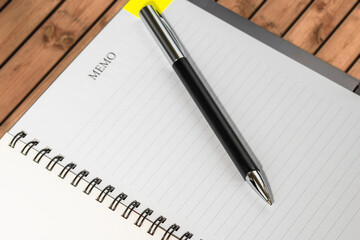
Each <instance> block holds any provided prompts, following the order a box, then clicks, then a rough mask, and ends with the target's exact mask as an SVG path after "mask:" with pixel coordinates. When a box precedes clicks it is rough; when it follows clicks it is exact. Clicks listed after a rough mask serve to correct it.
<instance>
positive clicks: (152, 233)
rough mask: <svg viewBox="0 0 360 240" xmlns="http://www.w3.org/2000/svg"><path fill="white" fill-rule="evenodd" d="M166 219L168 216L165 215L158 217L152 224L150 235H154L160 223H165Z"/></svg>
mask: <svg viewBox="0 0 360 240" xmlns="http://www.w3.org/2000/svg"><path fill="white" fill-rule="evenodd" d="M165 221H166V218H165V217H163V216H160V217H158V218H157V219H156V220H155V221H154V222H153V223H152V224H151V226H150V228H149V230H148V233H149V234H150V235H154V234H155V232H156V229H157V228H158V227H159V226H160V224H162V223H164V222H165Z"/></svg>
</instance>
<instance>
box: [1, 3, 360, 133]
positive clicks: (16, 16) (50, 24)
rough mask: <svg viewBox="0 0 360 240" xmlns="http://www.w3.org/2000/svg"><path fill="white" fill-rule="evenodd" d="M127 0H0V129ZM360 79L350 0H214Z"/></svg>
mask: <svg viewBox="0 0 360 240" xmlns="http://www.w3.org/2000/svg"><path fill="white" fill-rule="evenodd" d="M126 2H127V0H118V1H113V0H93V1H76V0H46V1H45V0H0V136H2V135H3V134H4V133H5V132H6V131H7V130H8V129H10V128H11V126H12V125H13V124H14V123H15V122H16V121H17V120H18V119H19V118H20V117H21V116H22V114H23V113H24V112H25V111H26V110H27V109H28V108H29V107H30V106H31V105H32V104H33V103H34V102H35V101H36V99H37V98H38V97H39V96H40V95H41V94H42V93H43V92H44V91H45V90H46V89H47V87H48V86H49V85H50V84H51V83H52V82H53V81H54V80H55V79H56V77H57V76H58V75H59V74H60V73H61V72H62V71H63V70H64V69H65V68H66V66H68V65H69V64H70V63H71V61H72V60H73V59H74V58H75V57H76V56H77V55H78V54H79V53H80V52H81V50H82V49H83V48H84V47H85V46H86V45H87V44H88V43H89V42H90V41H91V40H92V39H93V38H94V36H95V35H96V34H97V33H98V32H99V31H100V30H101V29H102V28H103V27H104V26H105V25H106V23H107V22H108V21H109V20H110V19H111V18H112V17H113V16H114V15H115V14H116V13H117V12H118V11H119V10H120V9H121V8H122V6H123V5H124V4H125V3H126ZM217 2H218V3H219V4H220V5H222V6H224V7H226V8H228V9H230V10H231V11H233V12H235V13H237V14H239V15H241V16H243V17H245V18H248V19H249V20H250V21H253V22H254V23H256V24H258V25H259V26H261V27H263V28H265V29H267V30H269V31H271V32H272V33H274V34H276V35H278V36H280V37H283V38H284V39H285V40H287V41H289V42H291V43H293V44H295V45H296V46H298V47H300V48H303V49H304V50H306V51H308V52H309V53H311V54H315V55H316V56H317V57H319V58H321V59H323V60H324V61H327V62H328V63H330V64H332V65H334V66H335V67H337V68H339V69H341V70H342V71H345V72H348V73H349V74H350V75H351V76H353V77H355V78H358V79H360V59H359V55H360V31H359V26H360V5H359V1H358V0H293V1H288V0H218V1H217Z"/></svg>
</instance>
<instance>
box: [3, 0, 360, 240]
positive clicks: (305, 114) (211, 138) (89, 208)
mask: <svg viewBox="0 0 360 240" xmlns="http://www.w3.org/2000/svg"><path fill="white" fill-rule="evenodd" d="M213 4H215V3H213ZM163 15H164V16H165V18H166V19H167V20H168V21H169V23H170V24H171V26H172V27H173V29H174V30H175V32H176V33H177V35H178V37H179V39H180V41H181V42H182V43H183V45H184V46H185V48H186V50H187V52H189V53H190V56H191V58H192V60H193V61H194V62H195V63H196V65H197V67H198V69H199V70H200V71H201V73H202V74H203V75H204V78H205V79H206V81H207V84H208V85H209V86H210V87H211V89H212V91H213V92H214V94H215V95H216V96H217V98H218V100H219V101H220V102H221V104H222V105H223V107H224V109H225V110H226V112H227V113H228V115H229V117H230V118H231V120H232V121H233V122H234V124H235V125H236V127H237V129H238V130H239V132H241V134H242V135H243V137H244V138H245V140H246V141H247V143H248V144H249V146H250V147H251V149H252V150H253V152H254V154H255V155H256V157H257V158H258V160H259V162H260V164H261V165H262V169H263V170H264V172H265V173H266V177H267V179H268V181H269V183H270V187H271V190H272V193H273V196H274V204H273V205H272V206H269V205H267V204H266V203H265V202H263V200H262V199H260V198H259V197H258V195H257V194H256V193H255V192H253V191H252V189H251V188H250V187H249V186H248V184H246V182H245V181H244V180H243V179H242V177H241V175H240V174H239V173H238V172H237V170H236V167H235V166H234V164H233V163H232V161H231V159H230V158H229V157H228V156H227V154H226V152H225V151H224V149H223V148H222V146H221V144H220V142H219V141H218V139H217V138H216V136H215V135H214V133H213V132H212V130H211V129H210V128H209V126H208V124H207V122H206V120H205V119H204V118H203V116H202V115H201V113H200V111H199V110H198V108H197V107H196V105H195V103H194V102H193V101H192V99H191V97H190V96H189V94H188V93H187V91H186V90H185V88H184V87H183V86H182V84H181V81H179V79H178V78H177V77H176V75H175V74H174V71H173V70H172V68H171V66H170V65H169V63H168V62H167V59H166V58H165V57H164V55H163V53H162V52H161V50H160V49H159V48H158V46H157V45H156V43H155V41H154V40H153V39H152V37H151V35H150V34H149V32H148V30H147V29H146V27H145V26H144V24H143V23H142V22H141V21H140V20H139V19H138V18H137V17H135V16H134V15H132V14H130V13H129V12H127V11H126V10H121V11H120V12H119V13H118V14H117V15H116V16H115V17H114V18H113V19H112V21H111V22H110V23H109V24H108V25H107V26H106V27H105V28H104V29H103V30H102V31H101V33H100V34H99V35H98V36H96V38H95V39H94V40H93V41H92V42H91V43H90V44H89V45H88V46H87V47H86V49H85V50H84V51H83V52H82V53H81V54H80V55H79V56H78V57H77V58H76V59H75V60H74V61H73V62H72V63H71V65H70V66H69V67H68V68H67V69H66V70H65V71H64V72H63V73H62V74H61V75H60V76H59V78H58V79H57V80H56V81H55V82H54V83H53V84H52V85H51V86H50V87H49V89H48V90H47V91H46V92H45V93H44V94H43V95H42V96H41V97H40V98H39V99H38V100H37V102H36V103H35V104H34V105H33V106H32V107H31V108H30V109H29V110H28V111H27V112H26V113H25V114H24V116H23V117H22V118H21V119H20V120H19V121H18V122H17V123H16V124H15V125H14V127H13V128H12V129H11V130H10V131H9V132H8V133H7V134H6V135H5V136H4V138H3V139H2V143H1V144H2V149H4V150H2V156H4V158H3V157H2V158H1V159H2V164H3V166H5V167H3V168H2V171H4V172H5V173H7V172H6V169H9V174H8V175H11V176H13V177H12V178H10V177H9V179H8V178H5V179H3V182H5V183H6V184H5V185H8V186H7V191H9V192H11V191H12V192H11V193H12V194H13V195H11V196H13V197H11V199H7V201H8V202H6V204H0V205H1V207H2V209H6V210H7V213H8V214H6V216H8V217H9V218H11V217H14V218H21V217H22V216H23V215H22V214H21V212H22V211H20V212H19V211H17V212H16V211H15V212H16V214H15V215H14V216H13V215H12V213H11V212H12V211H10V210H9V209H7V207H6V206H8V205H10V204H12V201H11V200H12V199H15V200H16V201H15V202H14V204H13V205H11V206H12V208H15V210H18V209H17V208H16V206H18V205H21V204H22V202H23V201H24V199H25V196H29V195H31V194H34V195H36V196H35V197H37V198H36V200H34V201H33V203H34V204H35V207H34V209H37V211H36V213H39V214H34V212H32V213H31V212H30V214H31V216H32V217H33V218H31V219H34V221H35V220H36V221H37V222H39V223H43V224H45V225H44V226H48V225H51V228H52V229H53V228H55V227H54V226H58V227H59V230H58V231H59V232H61V231H66V229H67V228H63V227H62V226H63V225H62V224H64V222H65V225H64V226H69V225H70V226H71V228H69V229H68V232H67V233H68V234H69V235H70V236H71V234H72V232H73V231H74V232H75V233H74V235H73V236H76V234H79V233H78V232H80V234H81V230H80V229H77V228H76V224H77V223H79V222H81V223H79V224H80V226H81V228H82V229H86V230H83V231H84V232H86V234H87V236H89V237H90V238H94V239H98V238H97V237H96V236H98V235H97V234H100V233H99V232H103V233H104V234H105V233H106V234H107V235H106V236H107V237H108V238H109V239H112V238H114V239H115V238H119V237H121V236H122V232H123V233H124V234H125V236H129V237H128V238H126V239H131V236H132V237H133V238H134V239H136V238H137V237H138V239H147V238H149V239H153V238H154V239H168V238H169V239H170V238H178V239H190V237H191V239H226V240H229V239H358V238H359V237H360V231H359V229H358V225H359V223H360V211H359V209H360V177H359V175H360V171H359V169H360V112H359V107H360V97H359V96H358V95H356V94H355V93H353V92H352V91H349V90H348V89H346V88H345V87H343V86H341V85H340V84H339V82H341V81H342V80H341V79H339V80H338V81H337V82H334V81H332V80H330V79H329V77H327V76H326V74H320V73H319V71H315V70H314V69H315V68H316V66H310V67H309V66H305V65H304V64H301V63H300V62H299V61H297V60H294V59H293V58H291V57H289V56H288V55H287V54H284V52H282V51H278V50H277V49H275V48H274V47H273V46H269V45H268V44H265V43H263V42H261V41H259V40H258V39H257V38H255V37H253V36H251V35H249V34H247V33H245V32H244V31H240V30H239V29H238V28H236V27H235V26H234V25H231V24H228V23H227V22H225V21H224V20H222V19H220V18H218V17H217V16H215V15H213V14H211V13H209V12H208V11H205V10H204V9H202V8H201V7H199V6H197V5H196V4H194V3H193V2H189V1H185V0H174V1H173V2H172V3H171V4H170V5H169V7H168V8H167V9H166V10H165V11H164V12H163ZM331 71H333V70H330V72H331ZM324 75H325V76H324ZM340 76H341V75H340ZM344 76H345V74H344ZM25 133H26V134H25ZM9 144H10V145H11V146H12V147H14V148H12V147H11V146H10V147H9V146H8V145H9ZM50 149H51V151H50ZM24 162H26V163H24ZM36 162H39V163H38V164H39V165H38V164H36ZM30 165H35V166H34V167H30ZM25 166H26V169H22V171H21V172H19V175H17V176H18V177H15V176H16V175H15V176H14V174H15V173H16V169H17V168H18V167H19V168H25ZM52 167H53V169H52ZM49 169H50V170H51V171H49ZM40 170H41V171H40ZM10 172H11V173H13V174H10ZM40 172H45V173H40ZM58 176H60V177H58ZM14 178H15V179H17V181H18V182H15V183H13V180H12V179H14ZM62 178H63V179H62ZM29 179H31V181H30V180H29ZM50 179H52V180H50ZM53 179H56V180H53ZM25 181H26V183H23V182H25ZM27 181H29V182H27ZM62 181H64V182H65V184H62V183H60V182H62ZM55 182H56V183H55ZM74 182H75V183H74ZM77 182H78V183H79V184H78V186H77V187H74V186H72V184H71V183H74V184H75V185H76V183H77ZM12 184H15V185H12ZM53 184H54V185H53ZM35 185H38V186H37V187H35ZM60 185H61V186H60ZM32 186H34V189H33V191H32ZM51 186H54V187H51ZM22 188H25V189H27V191H28V194H26V195H25V196H24V197H21V196H17V195H16V194H21V193H19V190H20V189H22ZM16 189H17V190H16ZM45 189H46V190H45ZM47 189H51V190H52V191H50V190H47ZM15 190H16V191H15ZM56 190H59V191H58V192H57V191H56ZM84 191H85V193H84ZM45 195H46V196H45ZM88 195H90V196H88ZM125 195H126V196H127V197H126V199H124V196H125ZM9 196H10V195H9ZM35 197H34V199H35ZM43 197H44V201H43V200H42V198H43ZM72 200H73V201H74V202H73V204H71V203H72ZM1 201H4V200H1ZM38 201H40V202H41V203H42V202H43V203H44V204H45V205H44V208H43V209H41V208H42V207H41V206H39V204H38V203H39V202H38ZM49 201H51V202H52V204H51V206H53V207H54V208H56V212H54V215H53V214H51V212H48V210H49V207H50V205H46V204H49ZM26 204H28V205H29V206H31V205H32V203H29V202H26ZM115 205H116V206H117V207H114V206H115ZM101 206H102V207H101ZM100 208H103V209H101V210H100ZM109 208H110V209H109ZM114 208H115V209H114ZM118 208H119V209H118ZM30 210H32V209H30ZM30 210H29V211H30ZM113 210H114V211H113ZM102 211H103V212H102ZM150 213H151V214H150ZM45 214H46V216H44V215H45ZM57 214H62V216H61V218H56V216H57ZM15 216H17V217H15ZM28 216H29V215H27V217H28ZM66 216H67V217H68V218H69V219H65V218H66ZM124 216H125V217H124ZM79 217H80V218H79ZM126 217H128V218H127V219H126ZM48 218H49V219H51V220H47V219H48ZM138 219H140V220H139V221H137V220H138ZM142 219H143V220H144V222H143V225H142V226H140V227H137V226H136V225H135V224H134V223H135V222H137V223H139V222H140V221H141V220H142ZM76 220H78V221H76ZM24 221H25V220H24ZM29 221H30V220H29ZM25 222H28V221H25ZM49 222H50V223H53V224H50V223H49ZM13 223H14V221H9V222H5V223H4V224H5V226H9V227H8V229H14V226H13ZM127 223H128V224H127ZM117 224H118V225H117ZM11 226H12V228H11ZM25 226H26V224H25ZM31 226H32V227H31V228H30V229H27V230H28V232H29V233H28V234H31V233H32V234H34V236H41V231H46V229H47V228H46V227H44V228H42V230H39V228H38V227H39V225H36V224H32V225H31ZM117 226H119V228H117ZM134 226H135V227H134ZM33 228H34V229H33ZM122 229H124V230H123V231H122ZM32 230H33V231H32ZM9 231H10V230H9ZM149 231H150V233H154V234H158V237H157V238H156V236H152V235H151V234H148V232H149ZM53 232H55V230H54V231H53ZM135 232H140V233H136V234H139V235H138V236H137V235H135ZM28 234H27V235H28ZM54 234H55V235H56V233H54ZM133 234H134V235H133ZM47 236H49V235H47ZM74 238H75V237H74Z"/></svg>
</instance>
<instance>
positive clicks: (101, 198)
mask: <svg viewBox="0 0 360 240" xmlns="http://www.w3.org/2000/svg"><path fill="white" fill-rule="evenodd" d="M114 189H115V188H114V187H113V186H111V185H108V186H106V187H105V188H104V189H103V190H102V191H101V193H100V194H99V196H98V197H97V198H96V200H97V201H98V202H103V201H104V199H105V197H106V196H107V195H108V194H109V193H111V192H112V191H114Z"/></svg>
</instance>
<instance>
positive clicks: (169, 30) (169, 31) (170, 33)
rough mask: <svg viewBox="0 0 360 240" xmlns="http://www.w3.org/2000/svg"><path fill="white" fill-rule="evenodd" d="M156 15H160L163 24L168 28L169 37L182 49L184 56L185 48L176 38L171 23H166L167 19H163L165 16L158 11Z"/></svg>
mask: <svg viewBox="0 0 360 240" xmlns="http://www.w3.org/2000/svg"><path fill="white" fill-rule="evenodd" d="M156 13H157V14H158V16H159V18H160V20H161V22H162V23H163V24H164V27H165V28H166V30H167V31H168V33H169V35H170V36H171V38H172V39H173V40H174V42H175V44H176V45H177V46H178V48H180V50H181V51H182V53H183V54H184V53H185V51H184V48H183V47H182V45H181V43H180V40H179V38H178V37H177V36H176V34H175V32H174V30H172V28H171V27H170V25H169V23H168V22H167V21H166V19H165V18H163V16H161V14H160V13H158V12H157V11H156Z"/></svg>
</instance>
